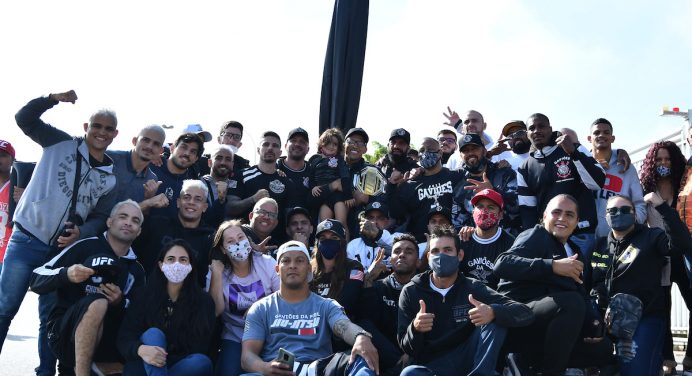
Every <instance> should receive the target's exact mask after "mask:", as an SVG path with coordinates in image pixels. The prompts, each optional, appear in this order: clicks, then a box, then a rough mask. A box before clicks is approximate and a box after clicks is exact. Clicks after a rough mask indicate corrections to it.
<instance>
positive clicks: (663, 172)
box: [656, 166, 671, 177]
mask: <svg viewBox="0 0 692 376" xmlns="http://www.w3.org/2000/svg"><path fill="white" fill-rule="evenodd" d="M670 173H671V170H670V167H667V166H658V167H656V174H658V176H661V177H663V176H670Z"/></svg>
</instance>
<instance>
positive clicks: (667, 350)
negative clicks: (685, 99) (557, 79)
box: [640, 141, 692, 375]
mask: <svg viewBox="0 0 692 376" xmlns="http://www.w3.org/2000/svg"><path fill="white" fill-rule="evenodd" d="M686 163H687V161H686V160H685V157H684V156H683V155H682V152H681V151H680V148H678V146H677V145H675V143H673V142H671V141H662V142H657V143H654V144H653V145H651V147H650V148H649V151H648V152H647V153H646V157H645V158H644V162H643V164H642V168H641V173H640V181H641V183H642V188H643V189H644V194H645V195H646V194H648V193H650V192H654V193H657V194H658V195H659V196H660V197H661V198H662V199H663V202H664V203H663V205H660V207H658V208H654V207H653V205H651V204H648V205H647V223H648V225H649V227H657V228H661V229H663V230H664V231H665V232H666V234H668V237H669V238H671V239H672V238H674V236H672V234H671V226H670V225H669V221H671V220H673V221H676V222H677V221H681V220H680V217H679V216H678V215H677V212H675V211H674V210H672V209H671V208H675V207H676V204H677V199H678V193H680V187H682V186H683V183H684V182H682V178H683V175H684V173H685V165H686ZM662 210H666V212H667V213H669V215H663V212H662ZM670 213H672V214H670ZM688 235H689V233H688ZM682 251H684V249H680V247H674V248H673V250H672V252H671V253H670V257H669V263H668V265H666V267H665V268H664V272H663V275H664V278H665V280H663V281H662V283H663V285H664V286H665V289H666V293H665V305H666V321H667V322H666V333H665V337H664V343H663V359H664V360H663V369H664V374H666V375H670V374H673V373H675V367H676V366H677V363H676V362H675V356H674V354H673V336H672V334H671V331H670V309H671V304H672V303H671V289H672V283H673V282H675V283H676V284H677V285H678V290H680V294H681V295H682V298H683V299H684V300H685V305H686V306H687V309H688V310H689V309H690V307H691V306H692V289H690V282H689V279H688V277H687V272H686V271H685V264H684V261H683V256H682ZM667 276H669V278H666V277H667ZM690 326H692V317H691V320H690ZM683 366H684V368H685V369H692V336H688V339H687V351H686V353H685V358H684V361H683Z"/></svg>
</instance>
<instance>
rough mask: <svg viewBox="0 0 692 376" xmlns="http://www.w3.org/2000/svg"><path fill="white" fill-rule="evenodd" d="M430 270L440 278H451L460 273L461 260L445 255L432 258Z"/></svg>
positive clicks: (441, 254) (440, 254)
mask: <svg viewBox="0 0 692 376" xmlns="http://www.w3.org/2000/svg"><path fill="white" fill-rule="evenodd" d="M430 269H432V271H433V272H434V273H435V275H437V276H438V277H443V278H444V277H451V276H453V275H454V273H458V272H459V258H458V257H456V256H450V255H446V254H444V253H438V254H436V255H433V256H430Z"/></svg>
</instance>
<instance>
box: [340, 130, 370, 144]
mask: <svg viewBox="0 0 692 376" xmlns="http://www.w3.org/2000/svg"><path fill="white" fill-rule="evenodd" d="M352 134H359V135H361V136H363V140H365V143H366V144H367V143H368V142H369V141H370V137H368V134H367V133H366V132H365V130H364V129H363V128H351V129H349V130H348V132H346V137H344V138H349V137H350V136H351V135H352Z"/></svg>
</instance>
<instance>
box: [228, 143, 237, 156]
mask: <svg viewBox="0 0 692 376" xmlns="http://www.w3.org/2000/svg"><path fill="white" fill-rule="evenodd" d="M227 146H228V147H229V148H231V151H232V152H233V155H235V154H238V147H237V146H235V145H227Z"/></svg>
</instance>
